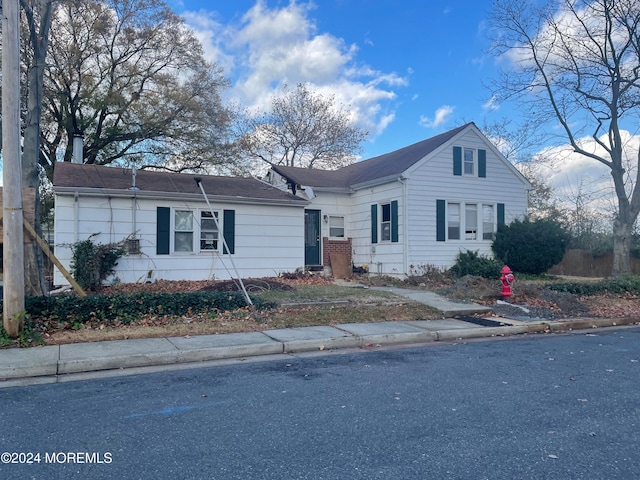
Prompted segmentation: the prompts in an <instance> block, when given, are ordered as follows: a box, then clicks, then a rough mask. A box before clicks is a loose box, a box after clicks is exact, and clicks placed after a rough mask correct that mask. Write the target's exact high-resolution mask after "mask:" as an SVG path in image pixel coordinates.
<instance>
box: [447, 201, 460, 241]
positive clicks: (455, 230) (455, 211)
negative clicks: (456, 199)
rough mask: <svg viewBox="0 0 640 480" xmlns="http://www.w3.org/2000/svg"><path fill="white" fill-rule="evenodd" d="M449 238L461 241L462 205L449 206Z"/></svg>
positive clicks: (450, 204)
mask: <svg viewBox="0 0 640 480" xmlns="http://www.w3.org/2000/svg"><path fill="white" fill-rule="evenodd" d="M447 238H448V239H449V240H460V204H459V203H451V202H450V203H448V204H447Z"/></svg>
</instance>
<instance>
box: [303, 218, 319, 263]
mask: <svg viewBox="0 0 640 480" xmlns="http://www.w3.org/2000/svg"><path fill="white" fill-rule="evenodd" d="M304 264H305V265H320V210H305V211H304Z"/></svg>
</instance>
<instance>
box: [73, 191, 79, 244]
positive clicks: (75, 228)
mask: <svg viewBox="0 0 640 480" xmlns="http://www.w3.org/2000/svg"><path fill="white" fill-rule="evenodd" d="M79 198H80V194H79V193H78V191H77V190H76V191H75V192H74V193H73V202H74V203H73V243H77V242H78V228H79V227H78V223H79V221H80V220H79V218H78V216H79V213H80V208H79V205H78V200H79Z"/></svg>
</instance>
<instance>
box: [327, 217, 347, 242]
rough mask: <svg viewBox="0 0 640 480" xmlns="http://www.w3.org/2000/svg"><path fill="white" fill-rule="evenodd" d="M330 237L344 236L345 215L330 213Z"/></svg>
mask: <svg viewBox="0 0 640 480" xmlns="http://www.w3.org/2000/svg"><path fill="white" fill-rule="evenodd" d="M329 237H332V238H344V217H341V216H337V215H329Z"/></svg>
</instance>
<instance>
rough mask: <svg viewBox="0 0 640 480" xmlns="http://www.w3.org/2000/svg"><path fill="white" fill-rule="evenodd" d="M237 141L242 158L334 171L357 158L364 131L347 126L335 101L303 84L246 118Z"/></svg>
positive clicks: (350, 125)
mask: <svg viewBox="0 0 640 480" xmlns="http://www.w3.org/2000/svg"><path fill="white" fill-rule="evenodd" d="M244 128H245V131H244V135H243V137H242V141H241V142H240V145H241V148H242V149H243V151H244V152H245V154H246V155H247V156H249V157H251V158H255V159H260V160H263V161H265V162H266V163H268V164H269V165H286V166H290V167H306V168H321V169H326V170H331V169H336V168H339V167H342V166H345V165H348V164H350V163H353V162H354V161H355V160H356V155H357V153H358V152H359V151H360V148H361V144H362V142H363V141H364V139H365V138H366V137H367V135H368V132H366V131H363V130H361V129H359V128H358V127H356V126H354V125H352V123H351V121H350V119H349V114H348V112H347V111H346V110H345V109H344V108H343V107H341V106H337V105H336V104H335V97H334V96H330V97H324V96H322V95H320V94H318V93H314V92H312V91H311V90H309V88H308V87H307V86H306V85H304V84H298V85H297V86H296V88H295V89H293V90H292V89H289V88H288V87H287V86H285V87H284V88H283V91H282V94H281V95H279V96H276V97H274V98H273V101H272V102H271V109H270V111H268V112H261V113H259V114H258V115H254V116H251V115H247V118H246V121H245V125H244Z"/></svg>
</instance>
